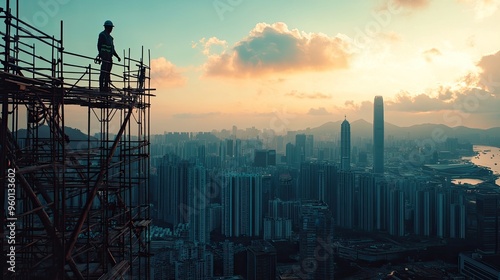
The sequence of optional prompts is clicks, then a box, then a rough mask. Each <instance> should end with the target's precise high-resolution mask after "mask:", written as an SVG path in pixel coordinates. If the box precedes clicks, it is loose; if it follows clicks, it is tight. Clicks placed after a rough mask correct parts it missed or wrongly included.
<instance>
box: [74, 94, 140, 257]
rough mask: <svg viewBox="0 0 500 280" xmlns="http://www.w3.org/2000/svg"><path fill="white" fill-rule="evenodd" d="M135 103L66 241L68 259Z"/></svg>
mask: <svg viewBox="0 0 500 280" xmlns="http://www.w3.org/2000/svg"><path fill="white" fill-rule="evenodd" d="M135 104H136V101H134V102H133V103H132V104H131V105H130V106H129V109H128V110H129V111H128V113H127V116H126V117H125V119H124V120H123V123H122V126H121V127H120V130H119V131H118V134H117V135H116V138H115V141H114V143H113V146H112V147H111V150H110V152H109V155H108V157H107V158H106V162H104V163H103V164H102V166H101V171H100V172H99V175H98V177H97V180H96V183H95V184H94V187H93V188H92V191H91V192H90V193H89V194H88V197H87V202H86V203H85V206H84V207H83V209H82V213H81V215H80V218H79V219H78V222H77V224H76V228H75V229H74V230H73V233H72V234H71V237H70V239H69V241H68V244H67V247H66V259H69V258H70V256H71V251H72V250H73V248H74V246H75V244H76V240H77V239H78V235H79V234H80V231H81V230H82V227H83V223H84V222H85V220H86V219H87V216H88V214H89V211H90V208H91V207H92V202H93V200H94V198H95V196H96V195H97V191H98V190H99V187H100V186H101V184H102V181H103V180H104V177H105V175H106V174H107V173H108V166H109V164H110V163H111V160H112V159H113V156H114V154H115V151H116V148H117V147H118V143H119V142H120V139H121V137H122V134H123V132H124V131H125V128H126V127H127V124H128V122H129V120H130V116H131V115H132V111H133V108H134V107H135Z"/></svg>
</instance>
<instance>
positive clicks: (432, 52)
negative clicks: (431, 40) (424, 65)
mask: <svg viewBox="0 0 500 280" xmlns="http://www.w3.org/2000/svg"><path fill="white" fill-rule="evenodd" d="M422 55H423V56H424V59H425V60H426V61H427V62H429V63H430V62H432V61H433V59H434V58H435V57H438V56H441V55H443V54H442V53H441V51H440V50H438V49H436V48H432V49H429V50H426V51H423V52H422Z"/></svg>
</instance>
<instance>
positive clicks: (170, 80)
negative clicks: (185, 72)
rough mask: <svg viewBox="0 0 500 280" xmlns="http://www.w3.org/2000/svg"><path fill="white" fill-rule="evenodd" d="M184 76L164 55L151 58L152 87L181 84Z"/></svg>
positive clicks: (184, 80) (183, 82)
mask: <svg viewBox="0 0 500 280" xmlns="http://www.w3.org/2000/svg"><path fill="white" fill-rule="evenodd" d="M185 83H186V78H185V77H184V76H182V74H181V73H180V71H179V69H178V68H177V67H176V66H175V65H174V64H173V63H172V62H170V61H168V60H167V59H166V58H164V57H159V58H155V59H153V60H151V84H152V87H154V88H166V87H176V86H182V85H184V84H185Z"/></svg>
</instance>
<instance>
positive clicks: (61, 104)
mask: <svg viewBox="0 0 500 280" xmlns="http://www.w3.org/2000/svg"><path fill="white" fill-rule="evenodd" d="M18 8H19V7H18V4H16V6H15V7H11V4H10V1H9V0H6V2H5V7H0V18H1V19H0V20H1V21H2V22H3V24H4V26H3V28H2V27H0V35H1V36H2V37H3V42H2V41H0V44H1V46H0V51H1V53H0V59H1V62H2V64H3V68H2V69H1V70H0V99H1V102H2V109H1V116H0V127H1V135H0V148H1V151H0V159H1V160H0V170H1V173H0V183H1V186H2V187H1V188H2V192H1V194H0V203H1V204H2V205H1V211H2V212H1V214H2V225H1V227H0V230H1V232H0V235H1V236H2V249H3V253H2V256H1V257H0V263H1V265H2V279H10V277H12V278H13V279H14V278H15V279H150V275H149V267H150V263H149V256H150V250H149V246H150V245H149V238H148V236H149V224H150V222H151V220H150V213H149V211H150V209H149V198H148V191H149V153H150V145H149V143H150V141H149V140H150V139H149V138H150V99H151V97H153V96H154V95H153V94H152V93H151V92H152V90H153V89H151V88H150V67H149V62H150V54H149V51H147V53H146V55H147V59H146V60H145V59H144V56H145V54H144V49H142V50H141V58H140V59H133V58H131V55H130V52H131V51H130V50H128V52H125V51H124V53H123V58H124V59H123V61H122V63H123V64H120V65H117V64H115V67H114V72H113V73H111V81H112V85H113V86H112V89H111V90H110V91H109V92H100V91H99V86H98V77H99V74H100V69H99V68H97V67H98V65H96V64H95V63H94V58H92V57H88V56H85V55H81V54H77V53H71V52H69V51H66V50H65V49H64V47H63V23H62V22H61V25H60V30H61V33H60V36H59V38H56V37H55V36H53V35H49V34H46V33H44V32H43V31H41V30H39V29H37V28H36V27H34V26H32V25H30V24H28V23H27V22H24V21H23V20H21V19H20V17H19V9H18ZM12 10H15V15H13V14H12ZM96 35H97V34H96ZM122 68H123V71H121V69H122ZM117 69H120V71H121V73H120V74H116V72H117ZM69 111H71V113H69ZM75 112H78V114H79V115H78V116H75V114H76V113H75ZM76 118H77V119H78V121H79V123H80V124H84V128H83V129H82V130H81V131H80V130H75V129H72V128H70V127H69V126H71V121H72V120H74V119H76ZM12 178H14V179H12ZM11 189H13V191H12V190H11ZM9 206H11V208H9ZM12 206H13V207H12ZM11 240H14V242H15V243H13V242H12V241H11ZM12 246H13V247H12ZM12 249H14V250H13V253H12V252H11V251H12ZM12 255H14V263H12ZM9 261H11V263H9ZM12 264H14V265H15V268H14V269H13V268H12ZM14 271H15V272H14Z"/></svg>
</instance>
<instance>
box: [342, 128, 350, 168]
mask: <svg viewBox="0 0 500 280" xmlns="http://www.w3.org/2000/svg"><path fill="white" fill-rule="evenodd" d="M340 168H341V170H345V171H348V170H350V169H351V125H350V124H349V122H348V121H347V119H344V121H343V122H342V125H341V126H340Z"/></svg>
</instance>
